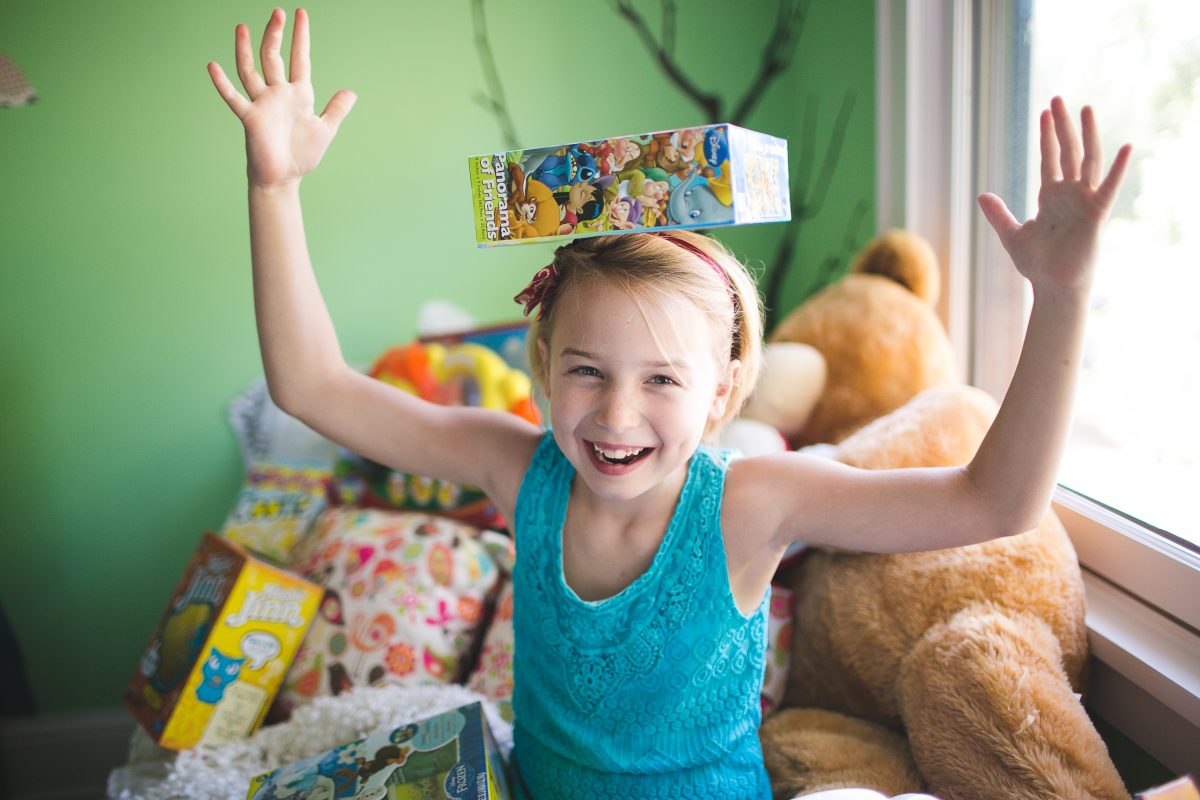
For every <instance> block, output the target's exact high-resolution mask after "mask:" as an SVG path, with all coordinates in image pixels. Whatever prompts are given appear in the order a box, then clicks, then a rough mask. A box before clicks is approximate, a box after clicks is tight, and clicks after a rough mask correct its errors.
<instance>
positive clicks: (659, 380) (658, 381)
mask: <svg viewBox="0 0 1200 800" xmlns="http://www.w3.org/2000/svg"><path fill="white" fill-rule="evenodd" d="M650 383H653V384H655V385H656V386H674V385H675V379H674V378H672V377H670V376H669V375H655V376H654V377H653V378H651V379H650Z"/></svg>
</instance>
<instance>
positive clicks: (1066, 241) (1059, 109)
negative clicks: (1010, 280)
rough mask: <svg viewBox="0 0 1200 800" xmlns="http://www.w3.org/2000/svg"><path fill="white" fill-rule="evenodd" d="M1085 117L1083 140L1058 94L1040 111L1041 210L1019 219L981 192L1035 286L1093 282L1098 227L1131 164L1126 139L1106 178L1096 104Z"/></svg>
mask: <svg viewBox="0 0 1200 800" xmlns="http://www.w3.org/2000/svg"><path fill="white" fill-rule="evenodd" d="M1080 121H1081V123H1082V131H1083V142H1082V147H1081V146H1080V140H1079V137H1078V136H1077V135H1076V133H1075V128H1074V126H1073V125H1072V124H1071V118H1070V116H1069V115H1068V114H1067V110H1066V105H1065V104H1064V103H1063V101H1062V98H1059V97H1056V98H1054V100H1052V101H1051V103H1050V109H1049V110H1046V111H1043V112H1042V114H1041V118H1040V124H1041V156H1042V167H1041V177H1042V186H1041V189H1040V190H1039V192H1038V210H1037V216H1036V217H1034V218H1033V219H1031V220H1029V221H1027V222H1025V223H1024V224H1020V223H1018V222H1017V220H1016V218H1015V217H1013V215H1012V213H1011V212H1010V211H1009V210H1008V208H1007V206H1005V205H1004V201H1003V200H1001V199H1000V198H999V197H997V196H996V195H994V194H985V195H983V196H981V197H980V198H979V206H980V208H981V209H982V210H983V213H984V216H986V217H987V220H988V222H989V223H990V224H991V226H992V228H994V229H995V231H996V234H997V235H998V236H999V237H1000V242H1001V244H1003V245H1004V249H1005V250H1007V251H1008V254H1009V255H1010V256H1011V257H1012V260H1013V263H1014V264H1015V265H1016V267H1017V270H1018V271H1019V272H1020V273H1021V274H1022V275H1024V276H1025V277H1026V278H1028V279H1029V280H1030V282H1032V283H1033V284H1034V285H1035V286H1039V285H1048V286H1054V287H1061V288H1066V289H1077V288H1086V287H1087V286H1088V285H1090V282H1091V278H1092V268H1093V265H1094V263H1095V258H1096V248H1097V242H1098V236H1099V232H1100V226H1101V224H1102V223H1103V222H1104V220H1105V218H1106V217H1107V216H1108V212H1109V210H1110V209H1111V208H1112V205H1113V201H1114V200H1115V199H1116V195H1117V189H1118V188H1120V185H1121V180H1122V178H1123V177H1124V175H1125V168H1126V167H1127V166H1128V164H1129V154H1130V148H1129V145H1125V146H1124V147H1122V148H1121V149H1120V151H1118V153H1117V157H1116V159H1114V161H1113V165H1112V167H1111V168H1110V169H1109V171H1108V174H1107V175H1105V176H1104V178H1103V180H1101V176H1100V169H1101V155H1100V137H1099V134H1098V133H1097V130H1096V120H1095V116H1094V115H1093V113H1092V109H1091V108H1089V107H1086V106H1085V107H1084V109H1083V111H1082V113H1081V114H1080Z"/></svg>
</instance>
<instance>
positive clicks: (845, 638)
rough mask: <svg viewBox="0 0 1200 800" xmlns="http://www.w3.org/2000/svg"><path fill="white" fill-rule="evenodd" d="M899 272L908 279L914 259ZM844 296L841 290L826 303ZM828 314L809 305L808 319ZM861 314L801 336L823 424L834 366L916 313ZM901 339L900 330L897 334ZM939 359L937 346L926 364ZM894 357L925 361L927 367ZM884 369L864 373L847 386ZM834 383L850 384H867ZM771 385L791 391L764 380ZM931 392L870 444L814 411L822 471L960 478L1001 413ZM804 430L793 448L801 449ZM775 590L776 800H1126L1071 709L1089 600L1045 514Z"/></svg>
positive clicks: (867, 558)
mask: <svg viewBox="0 0 1200 800" xmlns="http://www.w3.org/2000/svg"><path fill="white" fill-rule="evenodd" d="M901 238H903V239H905V240H907V237H900V236H899V235H897V234H889V235H888V237H887V238H885V239H884V240H882V241H877V242H876V243H875V244H873V245H872V246H871V247H869V248H868V250H867V253H868V257H867V258H865V259H863V263H864V264H866V265H867V267H868V268H871V267H873V266H874V265H876V264H877V263H878V261H877V260H873V257H872V256H871V255H870V254H871V253H874V254H875V255H879V254H880V253H892V254H894V253H895V252H896V250H895V248H893V247H892V246H891V245H889V244H888V241H889V240H890V241H893V242H894V241H897V240H898V239H901ZM909 243H910V242H907V241H906V242H905V244H906V246H907V244H909ZM907 252H910V253H911V252H913V251H912V250H908V251H907ZM897 263H898V264H899V265H900V266H901V267H902V268H904V269H909V270H911V269H912V261H911V260H907V259H905V258H900V259H899V260H898V261H897ZM930 263H932V262H930ZM864 277H865V276H864ZM846 280H850V278H847V279H846ZM879 280H886V279H885V278H879ZM860 288H861V287H856V288H855V291H859V289H860ZM837 291H838V289H837V286H836V285H835V286H834V287H832V288H831V289H829V290H826V292H825V293H824V294H826V295H828V294H830V293H834V292H837ZM874 291H875V290H873V289H864V290H861V292H860V294H859V295H858V296H859V297H860V298H866V297H868V296H870V295H871V293H872V292H874ZM884 291H888V295H887V296H892V297H894V296H895V293H894V292H890V289H889V290H884ZM821 302H822V300H821V296H820V295H818V296H816V297H814V298H813V299H812V300H810V301H809V303H807V304H805V305H806V306H807V305H810V304H816V303H821ZM864 305H865V307H866V308H870V309H871V311H867V310H865V308H862V307H860V308H856V307H855V304H854V303H853V302H851V301H848V300H846V298H845V295H843V296H842V297H841V298H840V299H839V302H838V303H836V304H826V305H825V306H824V307H823V310H821V313H820V314H819V315H814V314H811V313H809V316H810V317H812V316H820V317H822V319H821V322H820V324H819V325H809V328H808V330H809V331H810V333H811V331H818V333H816V334H814V335H810V336H808V338H807V339H805V343H806V344H808V345H811V346H812V347H814V348H816V349H817V350H818V351H821V352H822V354H823V355H824V357H825V359H826V360H827V362H829V369H828V372H829V380H830V386H828V387H827V389H826V395H824V396H822V397H821V398H820V399H818V401H817V403H816V408H818V409H819V408H821V404H822V403H823V402H824V401H826V400H827V399H828V397H827V395H828V393H829V392H832V391H834V390H835V388H836V384H837V382H838V380H839V378H835V375H837V374H838V367H837V366H836V365H837V364H839V363H845V361H848V360H849V358H850V355H851V354H850V353H848V352H847V351H846V349H848V348H853V347H854V342H855V340H856V337H858V338H860V339H862V340H872V339H874V338H875V334H874V332H873V331H872V330H871V328H872V327H873V326H874V325H875V323H876V322H877V321H878V320H877V319H876V317H877V316H879V315H886V314H887V313H892V314H905V313H909V312H907V311H897V306H894V305H889V304H888V302H887V300H886V296H885V299H883V300H880V299H879V297H878V296H876V297H874V298H873V299H872V300H870V301H867V300H864ZM905 307H907V308H912V307H913V306H912V305H911V304H906V306H905ZM806 310H807V311H809V312H811V309H806V308H805V306H802V307H801V308H800V309H799V310H798V311H797V314H796V315H793V316H794V317H796V316H801V315H803V314H805V312H806ZM839 317H840V319H839ZM786 324H787V323H785V326H786ZM920 325H921V326H923V325H924V323H923V322H922V323H920ZM901 327H902V325H900V324H895V322H894V320H893V324H892V325H891V326H890V329H891V330H899V329H900V328H901ZM781 330H787V328H786V327H784V328H781ZM923 335H924V334H922V336H923ZM908 341H909V343H910V344H912V345H913V346H915V347H917V348H924V347H927V346H931V345H929V342H928V341H927V340H924V339H915V338H911V337H910V338H909V340H908ZM948 347H949V345H948V343H946V342H945V335H944V333H943V334H942V342H941V343H938V344H937V345H936V348H935V349H936V351H937V354H936V359H938V360H940V359H941V358H942V357H943V356H942V355H941V351H942V349H943V348H945V350H946V351H948ZM897 358H903V359H904V360H905V363H926V364H927V363H929V362H930V360H931V359H922V357H921V354H920V353H917V354H912V353H909V354H905V355H903V356H897ZM893 366H894V365H892V364H876V363H874V362H872V361H870V360H869V359H868V360H863V361H860V362H858V366H856V367H855V369H857V370H862V371H868V372H888V371H889V370H890V369H891V368H892V367H893ZM841 375H842V377H841V378H840V380H841V381H842V382H844V383H847V384H855V383H857V384H858V385H870V384H871V382H872V381H871V376H855V375H853V374H852V373H850V372H847V371H845V370H843V371H842V373H841ZM764 380H766V381H767V382H768V384H771V383H776V382H779V381H786V380H787V375H786V374H785V373H783V372H776V373H775V374H771V373H770V372H767V373H765V374H764ZM923 380H930V379H929V378H928V377H926V378H925V379H923ZM920 382H921V381H917V383H920ZM932 382H933V383H935V384H941V385H937V386H935V387H934V388H930V389H927V390H925V391H923V392H921V393H920V394H918V395H917V396H915V397H911V396H910V397H906V398H901V399H900V400H899V401H895V402H897V405H898V406H899V407H898V408H897V409H896V410H895V411H891V413H883V412H881V414H883V415H882V416H880V415H876V416H879V418H878V419H874V420H873V421H872V422H870V424H868V425H866V426H865V427H861V428H860V426H859V424H851V423H850V422H849V421H847V420H845V419H842V418H839V414H838V408H839V406H838V405H837V404H828V405H827V410H826V411H825V412H824V413H823V415H817V414H816V413H815V412H814V414H813V415H812V417H811V418H810V419H809V422H808V426H817V427H819V429H820V432H821V434H822V435H820V436H817V437H816V440H818V441H821V440H824V441H829V440H832V439H841V441H840V443H838V444H837V445H836V447H834V448H833V449H832V453H831V455H832V456H833V457H834V458H836V459H837V460H839V461H842V462H845V463H847V464H852V465H855V466H859V467H864V468H870V469H877V468H886V467H911V466H947V465H955V464H964V463H966V462H967V461H969V460H970V458H971V457H972V455H973V454H974V452H975V450H976V448H977V447H978V445H979V442H980V441H981V439H982V437H983V434H984V432H985V431H986V430H987V427H988V426H989V425H990V423H991V419H992V417H993V416H994V414H995V410H996V403H995V401H994V400H992V399H991V398H990V397H989V396H987V395H986V394H984V393H983V392H980V391H978V390H976V389H972V388H970V387H966V386H961V385H956V384H954V383H952V382H950V381H949V380H948V379H945V378H944V377H943V376H939V377H938V378H937V379H936V380H933V381H932ZM768 388H770V387H768ZM872 402H875V403H881V402H884V401H882V400H878V399H876V400H874V401H872ZM886 402H888V403H890V402H894V401H892V400H888V401H886ZM864 407H867V406H866V405H864V404H858V405H855V406H853V407H851V408H847V414H849V415H858V414H861V413H862V409H863V408H864ZM807 410H808V409H802V411H807ZM887 410H888V409H885V411H887ZM808 426H806V429H805V430H801V431H799V432H794V433H795V434H796V435H795V436H794V437H793V438H795V439H798V440H801V441H804V440H806V439H809V437H810V436H811V434H810V432H809V431H808V429H807V427H808ZM855 429H857V430H855ZM850 430H855V432H853V433H849V431H850ZM831 432H840V433H839V434H838V435H836V436H835V435H833V434H832V433H831ZM846 434H849V435H848V436H847V435H846ZM880 535H881V536H886V535H887V532H886V531H881V532H880ZM786 578H787V583H788V584H789V586H790V587H791V588H792V589H793V591H794V592H795V596H796V620H795V627H794V629H793V640H792V641H793V643H794V644H793V653H792V665H791V669H790V673H789V678H788V687H787V693H786V695H785V697H784V703H783V708H784V710H783V711H780V712H778V713H777V714H775V715H774V716H772V717H771V718H769V719H768V720H767V721H766V723H765V724H764V726H763V729H762V740H763V751H764V755H765V757H766V763H767V768H768V770H769V772H770V774H771V779H772V785H773V786H774V789H775V796H776V797H777V798H790V797H792V796H794V795H797V794H805V793H809V792H814V791H817V790H820V789H830V788H838V787H845V786H861V787H869V788H874V789H877V790H879V791H882V792H884V793H885V794H889V795H891V794H899V793H902V792H912V791H928V792H930V793H932V794H935V795H937V796H938V797H941V798H945V800H989V799H991V798H996V800H999V798H1028V799H1029V800H1033V799H1034V798H1038V800H1041V799H1042V798H1051V797H1056V798H1057V797H1061V798H1128V796H1129V795H1128V793H1127V792H1126V791H1125V789H1124V787H1123V785H1122V782H1121V779H1120V777H1119V776H1118V774H1117V772H1116V770H1115V768H1114V767H1113V765H1112V762H1111V761H1110V760H1109V758H1108V755H1107V750H1106V747H1105V745H1104V743H1103V741H1102V740H1101V739H1100V737H1099V735H1098V734H1097V733H1096V730H1095V728H1094V727H1093V725H1092V723H1091V721H1090V720H1089V719H1088V717H1087V714H1086V713H1085V711H1084V709H1083V706H1082V705H1081V704H1080V702H1079V700H1078V698H1077V695H1076V693H1077V692H1081V691H1082V689H1083V683H1084V675H1085V671H1086V658H1087V651H1086V628H1085V625H1084V595H1083V585H1082V580H1081V577H1080V574H1079V567H1078V563H1077V561H1076V558H1075V553H1074V550H1073V549H1072V547H1071V543H1070V541H1069V540H1068V539H1067V536H1066V533H1065V532H1064V530H1063V528H1062V526H1061V524H1060V523H1059V522H1058V520H1057V518H1056V517H1055V516H1054V515H1053V514H1048V515H1047V516H1046V518H1045V519H1043V521H1042V523H1041V524H1040V525H1039V526H1038V527H1037V528H1035V529H1034V530H1032V531H1029V532H1027V533H1025V534H1022V535H1020V536H1014V537H1010V538H1007V539H998V540H995V541H991V542H986V543H983V544H977V545H971V546H969V547H960V548H953V549H948V550H939V551H933V552H926V553H906V554H886V555H879V554H865V553H848V552H834V551H827V550H823V549H814V550H812V551H810V552H809V553H808V554H807V555H806V557H805V558H804V559H803V560H802V561H801V563H800V564H799V566H798V567H796V568H794V569H793V570H791V572H790V574H788V575H787V576H786Z"/></svg>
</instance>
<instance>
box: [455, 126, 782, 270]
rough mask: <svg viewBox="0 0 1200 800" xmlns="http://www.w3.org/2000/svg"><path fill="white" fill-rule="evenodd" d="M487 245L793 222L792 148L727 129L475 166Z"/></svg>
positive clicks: (477, 209) (507, 157)
mask: <svg viewBox="0 0 1200 800" xmlns="http://www.w3.org/2000/svg"><path fill="white" fill-rule="evenodd" d="M469 165H470V172H471V186H472V190H473V193H474V216H475V242H476V244H477V245H479V246H480V247H485V246H489V245H495V244H509V243H513V242H530V241H545V240H553V239H555V238H557V237H568V236H586V235H596V234H606V233H629V232H633V231H647V230H669V229H674V228H712V227H718V226H724V225H745V224H749V223H755V222H786V221H788V220H789V219H791V203H790V201H789V198H788V165H787V142H786V141H785V140H783V139H779V138H776V137H774V136H768V135H767V134H764V133H756V132H755V131H751V130H746V129H745V128H740V127H737V126H736V125H730V124H727V123H720V124H714V125H709V126H702V127H696V128H680V129H677V130H666V131H657V132H654V133H643V134H637V135H633V136H617V137H614V138H610V139H598V140H594V141H586V142H576V143H573V144H565V145H558V146H555V147H539V148H534V149H529V150H510V151H507V152H500V153H489V154H484V155H478V156H472V157H471V158H470V159H469Z"/></svg>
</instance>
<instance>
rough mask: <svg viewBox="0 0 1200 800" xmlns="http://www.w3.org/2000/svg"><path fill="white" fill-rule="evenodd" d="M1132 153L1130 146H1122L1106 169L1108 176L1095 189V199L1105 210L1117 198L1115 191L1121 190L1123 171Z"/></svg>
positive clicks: (1127, 165) (1123, 177)
mask: <svg viewBox="0 0 1200 800" xmlns="http://www.w3.org/2000/svg"><path fill="white" fill-rule="evenodd" d="M1132 153H1133V147H1132V146H1131V145H1127V144H1126V145H1122V146H1121V149H1120V150H1118V151H1117V157H1116V158H1114V159H1113V164H1112V166H1111V167H1109V168H1108V174H1107V175H1105V176H1104V180H1103V182H1101V184H1100V185H1099V186H1098V187H1096V198H1097V200H1099V201H1100V203H1101V204H1102V205H1103V206H1104V208H1106V209H1107V208H1110V207H1112V204H1113V201H1114V200H1116V198H1117V191H1118V190H1119V189H1120V188H1121V182H1122V181H1123V180H1125V170H1126V169H1127V168H1128V167H1129V157H1130V155H1132Z"/></svg>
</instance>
